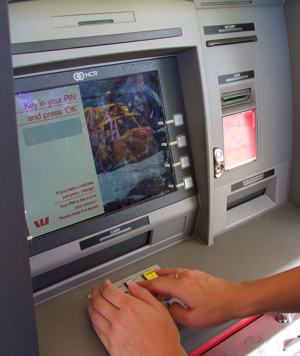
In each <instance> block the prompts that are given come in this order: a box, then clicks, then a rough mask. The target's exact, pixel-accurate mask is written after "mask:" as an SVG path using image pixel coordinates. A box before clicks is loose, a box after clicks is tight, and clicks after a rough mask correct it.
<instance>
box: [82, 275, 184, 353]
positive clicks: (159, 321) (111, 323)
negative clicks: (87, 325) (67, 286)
mask: <svg viewBox="0 0 300 356" xmlns="http://www.w3.org/2000/svg"><path fill="white" fill-rule="evenodd" d="M129 292H130V294H125V293H123V292H122V291H121V290H119V289H118V288H115V287H114V286H113V285H112V284H111V283H110V282H109V281H108V280H106V281H105V282H104V283H103V285H102V286H101V287H95V288H93V289H92V293H91V298H90V300H89V301H88V313H89V316H90V319H91V322H92V325H93V328H94V330H95V332H96V334H97V335H98V337H99V338H100V340H101V341H102V343H103V344H104V346H105V348H106V349H107V351H108V352H109V354H110V355H112V356H120V355H122V356H141V355H147V356H148V355H149V356H150V355H153V356H183V355H186V353H185V351H184V349H183V348H182V346H181V344H180V336H179V332H178V329H177V327H176V325H175V324H174V321H173V320H172V318H171V316H170V314H169V312H168V311H167V309H166V308H165V307H164V306H163V305H162V304H161V303H160V302H159V301H158V300H157V299H156V298H154V297H153V296H152V294H151V293H150V292H148V291H147V290H146V289H144V288H142V287H140V286H138V285H137V284H135V283H131V284H130V285H129Z"/></svg>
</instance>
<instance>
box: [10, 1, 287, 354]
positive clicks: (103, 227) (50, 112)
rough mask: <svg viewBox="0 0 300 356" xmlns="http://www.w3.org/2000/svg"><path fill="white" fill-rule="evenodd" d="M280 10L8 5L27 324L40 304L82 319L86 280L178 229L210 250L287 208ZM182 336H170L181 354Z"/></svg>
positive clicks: (118, 269)
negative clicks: (29, 312)
mask: <svg viewBox="0 0 300 356" xmlns="http://www.w3.org/2000/svg"><path fill="white" fill-rule="evenodd" d="M282 5H283V4H282V1H281V0H260V1H258V0H251V1H227V0H224V1H214V0H211V1H209V0H208V1H202V0H195V1H194V2H192V1H187V0H163V1H161V0H160V1H159V0H154V1H151V2H149V1H146V0H139V1H135V0H130V1H129V0H128V1H127V0H125V1H124V0H123V1H118V0H115V1H101V2H98V1H95V0H89V1H87V2H84V3H83V2H82V1H79V0H73V1H72V2H71V1H68V0H64V1H61V0H60V1H58V0H55V1H53V0H52V1H50V0H38V1H30V0H28V1H16V2H15V1H12V2H9V16H10V29H11V42H12V54H13V57H12V59H13V68H14V86H15V103H16V120H17V130H18V143H19V155H20V163H21V173H22V187H23V197H24V207H25V211H24V213H25V218H26V222H27V229H26V231H24V239H27V242H28V248H29V251H30V267H31V275H32V285H33V291H34V299H35V302H36V304H37V308H41V309H40V310H41V312H40V314H39V316H38V318H39V319H40V320H41V319H44V320H46V319H47V318H48V316H49V318H50V315H48V316H47V314H45V312H43V310H47V313H48V312H49V310H51V308H54V309H55V310H56V311H58V310H61V311H62V310H63V309H64V308H66V311H65V312H66V313H72V311H71V309H72V308H75V309H76V305H77V306H78V309H80V313H81V317H82V318H83V317H84V316H83V313H84V312H83V305H84V296H85V293H86V291H87V288H88V287H87V286H90V285H91V283H97V282H98V281H99V280H101V278H103V276H111V275H112V273H115V275H116V276H118V278H119V279H123V278H125V277H128V276H126V275H124V274H122V271H124V270H125V267H126V266H129V267H126V268H128V270H130V271H131V272H130V273H133V272H139V270H144V269H145V268H146V267H148V266H146V265H144V262H143V261H146V260H147V261H153V263H151V264H153V265H155V264H157V261H156V257H155V256H156V255H157V254H158V253H159V252H160V251H164V250H165V251H168V249H170V248H171V247H172V246H174V245H176V246H180V244H178V243H179V242H182V241H187V239H189V238H190V237H191V236H193V237H194V238H195V239H196V240H198V241H200V242H198V244H199V246H203V243H205V244H206V245H213V243H214V239H215V238H216V237H217V236H219V235H221V234H223V233H224V232H226V231H231V230H232V229H233V228H234V227H237V226H239V225H241V224H242V223H244V222H245V221H248V220H250V219H253V217H255V216H258V215H260V214H262V213H265V212H267V211H269V210H272V209H273V208H275V207H278V206H280V205H282V204H283V203H284V202H286V200H287V196H288V187H289V180H290V163H291V157H292V102H291V81H290V69H289V57H288V45H287V36H286V30H285V22H284V15H283V8H282ZM178 251H180V249H179V247H178ZM178 253H179V254H180V252H178ZM195 253H196V252H195ZM182 258H183V257H182ZM185 258H186V259H188V258H189V256H186V257H185ZM176 262H177V261H174V263H176ZM187 264H188V263H187ZM137 265H138V266H141V267H139V268H137V267H135V266H137ZM146 269H147V268H146ZM115 281H116V278H115ZM75 295H76V298H75V297H74V296H75ZM71 296H72V297H71ZM47 303H48V304H47ZM43 305H47V307H46V308H45V309H43ZM70 306H72V308H70ZM48 307H49V309H47V308H48ZM60 308H61V309H60ZM75 309H72V310H75ZM62 313H64V312H63V311H62ZM53 315H56V314H55V312H54V314H53ZM42 323H43V322H42ZM84 323H85V324H88V322H87V320H85V321H84ZM62 327H63V326H62ZM84 327H86V325H84ZM223 328H224V327H223ZM60 331H61V332H62V329H60ZM40 333H41V334H40V335H39V337H40V340H46V339H47V335H45V334H44V335H43V331H40ZM68 333H70V330H69V331H68ZM193 333H194V332H192V331H190V330H182V335H183V343H184V344H186V348H187V350H188V351H192V349H193V348H195V347H194V346H193V347H192V346H189V345H191V342H190V341H191V340H190V339H191V335H194V334H195V333H194V334H193ZM193 337H194V336H193ZM185 339H186V340H185ZM87 340H88V341H89V342H91V343H95V340H94V339H93V336H92V335H90V334H88V336H87ZM45 345H46V343H45ZM40 347H42V346H41V344H40ZM191 347H192V348H191ZM79 349H80V348H79ZM46 350H48V351H46ZM51 350H52V351H51ZM55 350H56V351H55ZM43 352H44V354H45V355H46V354H47V355H50V354H51V352H54V353H53V354H55V352H57V354H59V352H61V350H58V349H56V348H55V347H54V346H53V345H52V346H49V345H47V347H46V346H45V348H44V349H43ZM103 352H104V351H103ZM73 354H74V353H73ZM92 354H93V352H92V351H91V355H92Z"/></svg>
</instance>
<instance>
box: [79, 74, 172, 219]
mask: <svg viewBox="0 0 300 356" xmlns="http://www.w3.org/2000/svg"><path fill="white" fill-rule="evenodd" d="M80 93H81V99H82V104H83V108H84V112H85V118H86V124H87V129H88V133H89V138H90V144H91V149H92V153H93V158H94V162H95V167H96V172H97V175H98V180H99V186H100V190H101V195H102V202H103V206H104V210H105V212H110V211H113V210H116V209H120V208H123V207H125V206H128V205H131V204H134V203H136V202H138V201H141V200H145V199H149V198H152V197H154V196H158V195H163V194H166V193H168V192H170V191H173V190H174V188H173V187H174V180H173V172H172V170H171V169H170V168H166V166H165V163H166V162H168V161H169V157H168V155H169V154H170V153H169V149H168V148H167V147H166V146H164V145H162V144H163V143H166V142H167V141H168V137H167V130H166V128H165V126H164V125H163V124H162V122H163V121H164V120H165V114H164V109H163V102H162V95H161V92H160V85H159V77H158V72H157V71H151V72H144V73H138V74H131V75H127V76H122V77H117V78H110V79H103V80H100V81H91V82H86V83H81V84H80Z"/></svg>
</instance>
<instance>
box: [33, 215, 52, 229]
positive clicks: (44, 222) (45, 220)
mask: <svg viewBox="0 0 300 356" xmlns="http://www.w3.org/2000/svg"><path fill="white" fill-rule="evenodd" d="M33 223H34V225H35V227H37V228H38V229H39V228H41V227H43V226H45V225H49V216H46V217H45V218H40V219H39V220H34V222H33Z"/></svg>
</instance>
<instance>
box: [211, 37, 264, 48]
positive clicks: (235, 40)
mask: <svg viewBox="0 0 300 356" xmlns="http://www.w3.org/2000/svg"><path fill="white" fill-rule="evenodd" d="M256 41H257V36H244V37H233V38H221V39H218V40H208V41H206V47H217V46H224V45H232V44H240V43H248V42H256Z"/></svg>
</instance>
